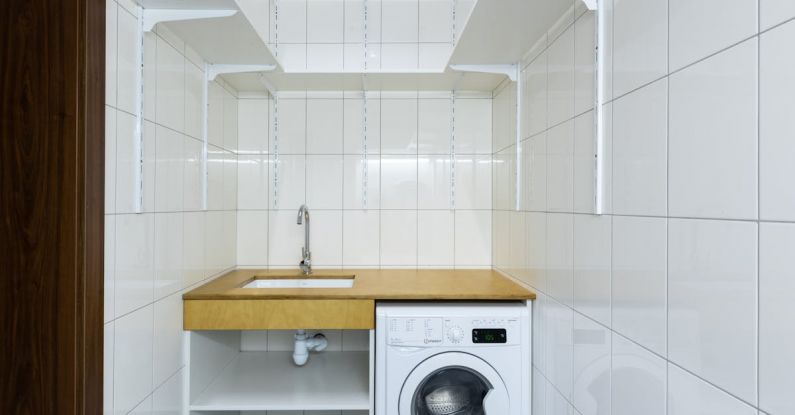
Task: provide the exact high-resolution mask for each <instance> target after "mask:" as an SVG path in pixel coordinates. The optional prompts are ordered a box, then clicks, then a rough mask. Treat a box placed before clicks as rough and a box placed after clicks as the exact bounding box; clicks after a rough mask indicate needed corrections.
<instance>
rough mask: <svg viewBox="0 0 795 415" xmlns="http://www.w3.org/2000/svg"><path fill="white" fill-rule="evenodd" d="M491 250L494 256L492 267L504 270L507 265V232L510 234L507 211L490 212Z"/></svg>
mask: <svg viewBox="0 0 795 415" xmlns="http://www.w3.org/2000/svg"><path fill="white" fill-rule="evenodd" d="M491 212H492V238H491V239H492V241H493V244H492V248H491V251H492V253H493V255H494V257H493V259H492V263H493V266H494V267H495V268H498V269H505V267H506V266H507V264H508V259H509V257H508V238H507V237H506V236H507V235H508V232H510V230H509V227H510V221H509V217H508V211H503V210H492V211H491Z"/></svg>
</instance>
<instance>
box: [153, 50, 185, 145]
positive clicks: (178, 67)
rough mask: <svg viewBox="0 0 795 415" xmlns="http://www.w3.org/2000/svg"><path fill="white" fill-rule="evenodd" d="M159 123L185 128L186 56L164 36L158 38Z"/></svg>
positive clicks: (175, 127)
mask: <svg viewBox="0 0 795 415" xmlns="http://www.w3.org/2000/svg"><path fill="white" fill-rule="evenodd" d="M156 85H157V86H156V88H157V104H156V105H157V115H156V119H157V123H158V124H161V125H165V126H167V127H169V128H173V129H174V130H177V131H180V132H182V131H184V130H185V58H184V57H183V56H182V55H181V54H180V53H179V51H177V50H176V49H174V48H173V47H171V45H169V44H168V43H166V42H165V41H164V40H163V39H162V38H158V40H157V84H156Z"/></svg>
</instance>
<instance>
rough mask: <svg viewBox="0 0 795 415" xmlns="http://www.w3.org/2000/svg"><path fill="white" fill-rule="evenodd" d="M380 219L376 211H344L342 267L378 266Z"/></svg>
mask: <svg viewBox="0 0 795 415" xmlns="http://www.w3.org/2000/svg"><path fill="white" fill-rule="evenodd" d="M380 222H381V217H380V212H379V211H378V210H345V211H343V214H342V265H343V266H346V267H354V266H378V265H379V264H380V262H379V261H380V237H379V236H380V233H381V224H380Z"/></svg>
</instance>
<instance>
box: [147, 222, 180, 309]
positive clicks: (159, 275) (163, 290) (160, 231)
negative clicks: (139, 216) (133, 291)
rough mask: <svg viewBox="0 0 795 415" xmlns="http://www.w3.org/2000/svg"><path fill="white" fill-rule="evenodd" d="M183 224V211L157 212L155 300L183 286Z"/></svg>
mask: <svg viewBox="0 0 795 415" xmlns="http://www.w3.org/2000/svg"><path fill="white" fill-rule="evenodd" d="M182 226H183V213H182V212H175V213H155V235H154V245H155V248H154V255H155V270H154V271H155V272H154V287H155V291H154V298H155V300H157V299H160V298H163V297H165V296H167V295H170V294H173V293H175V292H177V291H179V290H180V289H181V288H182V269H183V267H182V260H183V259H182V238H183V229H182Z"/></svg>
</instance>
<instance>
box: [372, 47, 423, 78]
mask: <svg viewBox="0 0 795 415" xmlns="http://www.w3.org/2000/svg"><path fill="white" fill-rule="evenodd" d="M419 54H420V51H419V44H418V43H383V44H381V69H382V70H383V71H385V72H400V71H403V70H416V69H417V68H418V67H419Z"/></svg>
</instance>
